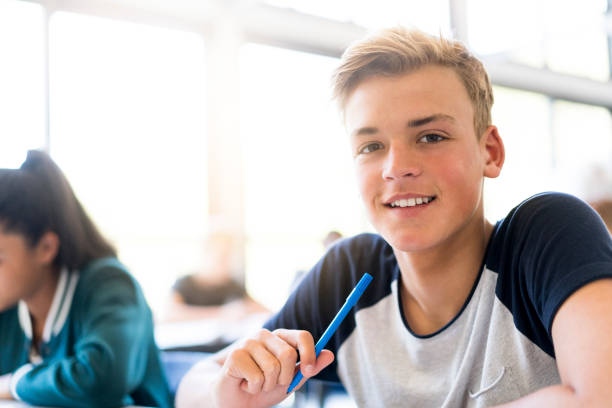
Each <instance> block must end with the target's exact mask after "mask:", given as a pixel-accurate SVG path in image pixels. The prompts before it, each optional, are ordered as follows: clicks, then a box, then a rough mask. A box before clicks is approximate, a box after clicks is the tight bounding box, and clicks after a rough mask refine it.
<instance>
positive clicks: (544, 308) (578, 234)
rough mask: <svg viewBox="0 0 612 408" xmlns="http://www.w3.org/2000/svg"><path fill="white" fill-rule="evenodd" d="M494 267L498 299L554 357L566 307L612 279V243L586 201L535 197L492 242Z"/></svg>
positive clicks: (514, 213) (513, 213)
mask: <svg viewBox="0 0 612 408" xmlns="http://www.w3.org/2000/svg"><path fill="white" fill-rule="evenodd" d="M492 240H493V241H492V243H493V245H492V248H491V249H490V252H491V253H492V254H494V255H493V258H494V259H493V260H491V263H490V264H489V260H487V263H488V265H489V266H491V267H492V269H493V270H496V271H498V272H499V280H498V286H497V291H496V293H497V296H498V298H499V299H500V300H501V301H502V303H504V304H505V305H506V306H507V307H508V308H509V309H510V310H511V311H512V314H513V316H514V320H515V323H516V325H517V328H518V329H519V330H520V331H521V332H523V334H525V335H526V336H527V337H528V338H530V339H531V340H532V341H534V342H535V343H536V344H538V345H539V346H540V347H541V348H542V349H543V350H544V351H546V352H547V353H548V354H549V355H551V356H554V348H553V344H552V336H551V328H552V324H553V320H554V318H555V315H556V313H557V311H558V310H559V308H560V307H561V305H562V304H563V302H564V301H565V300H566V299H567V298H568V297H569V296H570V295H572V294H573V293H574V292H575V291H577V290H578V289H580V288H581V287H582V286H584V285H586V284H588V283H590V282H592V281H595V280H597V279H602V278H612V240H611V238H610V234H609V232H608V230H607V229H606V227H605V225H604V223H603V221H602V220H601V218H600V217H599V216H598V215H597V213H596V212H595V211H594V210H593V209H592V208H591V207H590V206H588V205H587V204H586V203H584V202H583V201H581V200H579V199H577V198H575V197H573V196H570V195H567V194H561V193H543V194H540V195H537V196H534V197H532V198H530V199H528V200H526V201H524V202H523V203H521V204H520V205H519V206H518V207H516V208H515V209H514V210H512V211H511V212H510V214H509V215H508V217H506V219H505V220H504V221H503V222H501V224H500V225H499V226H498V228H497V230H496V231H495V232H494V237H492Z"/></svg>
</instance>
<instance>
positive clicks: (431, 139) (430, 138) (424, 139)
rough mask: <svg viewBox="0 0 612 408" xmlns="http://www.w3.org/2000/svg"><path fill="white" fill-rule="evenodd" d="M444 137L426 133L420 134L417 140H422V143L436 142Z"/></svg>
mask: <svg viewBox="0 0 612 408" xmlns="http://www.w3.org/2000/svg"><path fill="white" fill-rule="evenodd" d="M444 139H446V138H445V137H444V136H441V135H439V134H437V133H428V134H426V135H424V136H422V137H421V138H420V139H419V142H423V143H437V142H441V141H443V140H444Z"/></svg>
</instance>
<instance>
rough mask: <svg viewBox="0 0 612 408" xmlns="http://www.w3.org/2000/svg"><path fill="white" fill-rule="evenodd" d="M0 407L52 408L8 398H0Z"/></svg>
mask: <svg viewBox="0 0 612 408" xmlns="http://www.w3.org/2000/svg"><path fill="white" fill-rule="evenodd" d="M0 408H52V407H41V406H38V405H37V406H34V405H28V404H24V403H23V402H19V401H9V400H3V399H0ZM124 408H146V407H142V406H140V405H130V406H129V407H124Z"/></svg>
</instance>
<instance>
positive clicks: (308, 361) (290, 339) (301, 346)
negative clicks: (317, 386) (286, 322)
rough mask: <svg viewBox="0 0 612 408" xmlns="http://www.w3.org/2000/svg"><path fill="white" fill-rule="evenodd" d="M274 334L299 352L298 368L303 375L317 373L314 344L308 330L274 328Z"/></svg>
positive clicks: (308, 375)
mask: <svg viewBox="0 0 612 408" xmlns="http://www.w3.org/2000/svg"><path fill="white" fill-rule="evenodd" d="M274 334H276V335H277V336H278V337H280V338H281V339H283V340H285V342H287V344H289V345H290V346H292V347H293V348H294V349H297V350H298V351H299V352H300V370H301V371H302V375H303V376H304V377H307V378H308V377H312V376H313V375H315V374H316V373H317V372H316V371H315V359H316V354H315V344H314V339H313V338H312V335H311V334H310V333H309V332H307V331H304V330H287V329H277V330H274Z"/></svg>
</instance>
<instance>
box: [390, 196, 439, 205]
mask: <svg viewBox="0 0 612 408" xmlns="http://www.w3.org/2000/svg"><path fill="white" fill-rule="evenodd" d="M435 199H436V196H432V197H414V198H404V199H401V200H395V201H392V202H390V203H389V204H385V207H389V208H397V207H400V208H406V207H416V206H418V205H425V204H429V203H431V202H432V201H434V200H435Z"/></svg>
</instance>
